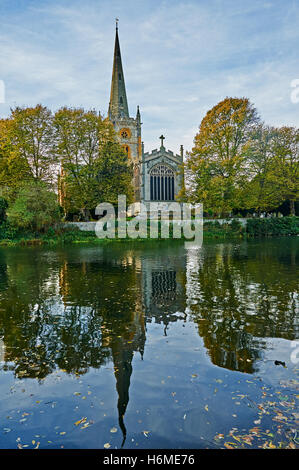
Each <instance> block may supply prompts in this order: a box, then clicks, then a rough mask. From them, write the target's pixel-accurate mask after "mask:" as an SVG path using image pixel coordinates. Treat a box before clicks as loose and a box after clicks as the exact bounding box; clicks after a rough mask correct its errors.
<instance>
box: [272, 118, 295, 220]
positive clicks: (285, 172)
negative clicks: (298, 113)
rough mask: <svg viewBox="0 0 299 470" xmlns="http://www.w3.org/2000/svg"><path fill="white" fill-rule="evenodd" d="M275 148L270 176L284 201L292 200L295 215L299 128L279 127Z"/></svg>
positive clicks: (291, 210) (291, 208)
mask: <svg viewBox="0 0 299 470" xmlns="http://www.w3.org/2000/svg"><path fill="white" fill-rule="evenodd" d="M274 150H275V159H274V162H273V167H272V172H271V176H270V178H271V181H272V182H273V184H275V185H276V188H277V192H278V193H279V194H280V195H281V199H282V201H283V200H289V201H290V213H291V215H295V202H296V201H298V199H299V129H297V128H295V127H281V128H280V129H278V132H277V134H276V139H275V149H274Z"/></svg>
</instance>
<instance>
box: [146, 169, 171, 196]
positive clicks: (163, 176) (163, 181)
mask: <svg viewBox="0 0 299 470" xmlns="http://www.w3.org/2000/svg"><path fill="white" fill-rule="evenodd" d="M150 198H151V201H174V171H173V170H172V169H171V168H169V167H168V166H166V165H156V166H154V168H152V170H151V171H150Z"/></svg>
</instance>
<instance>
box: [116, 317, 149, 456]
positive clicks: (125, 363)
mask: <svg viewBox="0 0 299 470" xmlns="http://www.w3.org/2000/svg"><path fill="white" fill-rule="evenodd" d="M128 326H129V334H128V333H127V330H126V329H124V331H125V333H124V334H123V335H121V337H119V336H116V337H114V339H113V340H112V342H111V344H110V347H111V351H112V358H113V363H114V375H115V379H116V390H117V394H118V402H117V410H118V424H119V427H120V429H121V431H122V434H123V441H122V444H121V447H123V446H124V444H125V441H126V437H127V429H126V426H125V422H124V416H125V413H126V410H127V406H128V403H129V398H130V397H129V389H130V381H131V375H132V371H133V367H132V360H133V356H134V352H135V351H139V352H140V354H141V358H143V352H144V344H145V326H144V318H143V315H142V314H141V313H140V312H139V311H137V312H135V313H134V314H133V319H132V321H130V322H129V323H128Z"/></svg>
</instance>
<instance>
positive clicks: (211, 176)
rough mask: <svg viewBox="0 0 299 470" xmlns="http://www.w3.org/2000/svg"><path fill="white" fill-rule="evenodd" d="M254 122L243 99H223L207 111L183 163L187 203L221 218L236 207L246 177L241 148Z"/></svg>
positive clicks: (252, 112) (253, 114)
mask: <svg viewBox="0 0 299 470" xmlns="http://www.w3.org/2000/svg"><path fill="white" fill-rule="evenodd" d="M258 122H259V117H258V114H257V111H256V109H255V108H254V106H253V105H252V104H251V103H250V101H249V100H248V99H247V98H225V99H224V100H223V101H221V102H220V103H218V104H217V105H216V106H214V107H213V108H212V109H211V110H210V111H208V112H207V114H206V116H205V117H204V119H203V120H202V122H201V125H200V128H199V132H198V134H197V135H196V136H195V139H194V147H193V149H192V152H191V153H190V154H189V157H188V160H187V162H186V169H187V171H188V170H190V173H191V175H192V176H191V178H190V181H189V188H188V189H187V190H186V193H187V197H188V199H189V200H190V201H192V202H193V203H194V202H200V203H203V206H204V210H212V211H213V212H216V213H218V214H220V215H223V216H224V215H228V214H229V213H230V212H231V211H232V209H233V208H235V207H238V197H239V190H240V188H241V187H242V180H243V178H244V176H245V175H246V164H245V155H244V146H245V144H246V142H247V140H248V138H249V135H250V133H251V131H252V129H253V128H254V126H255V125H256V124H257V123H258Z"/></svg>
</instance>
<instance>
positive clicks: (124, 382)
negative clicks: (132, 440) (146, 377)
mask: <svg viewBox="0 0 299 470" xmlns="http://www.w3.org/2000/svg"><path fill="white" fill-rule="evenodd" d="M125 347H126V345H125V344H123V341H122V339H120V341H119V342H117V343H114V344H113V345H112V356H113V362H114V375H115V378H116V390H117V393H118V402H117V410H118V424H119V427H120V429H121V431H122V433H123V441H122V444H121V447H123V445H124V443H125V441H126V437H127V430H126V426H125V423H124V416H125V413H126V409H127V406H128V403H129V389H130V380H131V375H132V370H133V369H132V359H133V351H131V350H126V349H124V348H125Z"/></svg>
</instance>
